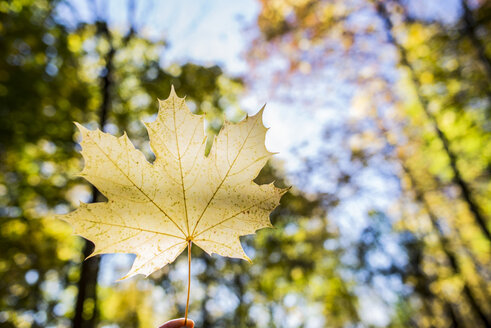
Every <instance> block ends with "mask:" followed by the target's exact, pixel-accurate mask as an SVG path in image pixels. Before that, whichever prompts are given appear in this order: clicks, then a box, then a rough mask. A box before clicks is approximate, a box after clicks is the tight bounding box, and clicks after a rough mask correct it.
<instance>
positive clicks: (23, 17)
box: [0, 0, 491, 328]
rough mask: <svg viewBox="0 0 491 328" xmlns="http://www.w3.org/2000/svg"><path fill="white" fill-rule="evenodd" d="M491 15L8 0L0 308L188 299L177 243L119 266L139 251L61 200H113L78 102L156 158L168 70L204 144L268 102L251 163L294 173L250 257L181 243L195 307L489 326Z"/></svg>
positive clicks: (253, 1) (115, 311)
mask: <svg viewBox="0 0 491 328" xmlns="http://www.w3.org/2000/svg"><path fill="white" fill-rule="evenodd" d="M490 28H491V3H490V2H489V1H484V0H472V1H471V0H456V1H451V2H448V3H447V2H438V1H434V2H432V1H426V2H425V1H422V0H348V1H346V0H288V1H274V0H247V1H241V2H226V1H225V2H224V1H218V0H217V1H187V0H186V1H180V2H176V3H171V2H170V1H165V2H159V1H154V0H143V1H133V0H128V1H101V0H77V1H75V0H51V1H50V0H15V1H6V0H0V122H1V129H0V196H1V197H0V249H1V250H2V251H1V252H0V326H2V327H26V328H28V327H80V328H94V327H121V328H126V327H158V326H159V325H161V324H163V323H164V322H165V321H167V320H170V319H174V318H178V317H182V316H183V315H184V310H185V307H186V292H187V282H188V281H187V273H188V271H187V270H188V262H187V261H188V259H187V257H186V256H187V254H182V255H180V256H179V257H177V259H176V261H175V262H174V263H171V264H168V265H166V266H165V267H163V268H162V269H160V270H158V271H156V272H154V273H153V274H151V275H150V276H149V277H148V278H145V277H144V276H142V275H138V276H135V277H132V278H131V279H126V280H124V281H121V282H116V280H117V279H119V278H121V277H122V276H124V274H125V273H127V272H128V270H129V269H130V266H131V263H132V262H133V259H134V258H135V256H134V255H127V254H126V255H123V254H116V255H113V254H110V255H102V256H95V257H91V258H90V259H87V260H84V259H85V258H86V257H87V256H88V255H89V254H91V253H92V251H93V249H94V245H93V244H92V243H91V242H90V241H87V240H85V239H83V238H82V237H80V236H75V235H74V234H73V231H72V228H71V227H70V226H69V225H68V224H66V223H64V222H62V221H60V220H57V219H55V216H57V215H63V214H66V213H69V212H71V211H73V210H75V209H76V208H78V207H79V206H80V203H91V202H105V201H107V198H106V197H105V196H104V195H103V194H104V193H103V192H102V193H101V191H103V190H98V189H97V188H96V187H94V186H92V185H91V184H89V183H88V182H87V181H86V180H84V179H82V178H81V177H79V176H78V174H79V173H80V171H81V170H82V168H83V165H84V160H83V157H82V155H81V154H80V152H81V146H80V144H81V135H80V133H78V132H77V130H76V127H75V125H74V124H73V122H74V121H75V122H80V123H81V124H83V126H85V127H87V128H88V129H90V130H96V129H97V128H99V129H101V131H104V132H106V133H108V134H111V135H114V136H117V137H120V136H122V135H123V132H124V131H126V133H127V136H128V138H129V139H130V140H131V142H132V143H133V144H134V145H135V147H136V148H137V149H138V150H139V151H141V153H142V154H143V155H142V156H144V157H145V159H146V160H147V161H149V162H150V163H153V162H154V161H155V159H156V156H157V155H158V154H154V149H153V148H152V147H151V145H150V143H149V136H148V133H147V130H146V129H145V126H144V123H142V122H145V124H146V123H148V122H152V121H154V120H155V118H156V115H157V114H156V113H157V108H158V99H165V98H167V96H168V95H169V94H170V92H171V87H172V86H174V88H175V90H176V92H177V94H178V95H179V96H181V97H182V96H184V95H186V98H185V102H186V105H187V107H189V109H190V110H191V111H192V113H194V114H198V115H203V117H204V120H205V121H206V123H205V125H204V126H205V127H204V130H203V131H204V132H203V135H205V136H206V137H207V139H206V140H208V141H207V144H206V148H207V152H209V151H210V149H212V147H213V140H219V139H217V138H219V137H217V136H220V133H222V134H223V133H224V132H223V131H224V129H225V128H223V127H224V126H227V125H229V124H230V125H231V126H234V124H236V125H240V124H243V123H239V122H245V121H244V118H245V117H246V116H249V117H254V114H256V113H257V111H258V110H259V109H260V108H261V107H262V106H263V105H264V104H265V103H267V105H266V107H265V110H264V113H263V116H264V124H265V126H266V127H267V128H269V130H268V132H267V134H266V148H267V151H268V152H274V153H278V154H276V155H274V156H272V157H271V159H269V161H268V162H267V164H266V166H265V167H264V168H263V169H262V170H261V171H260V173H259V175H258V176H257V177H254V178H255V179H254V183H255V184H257V185H260V186H263V185H269V184H270V183H272V182H274V185H275V186H276V187H275V188H289V189H288V191H287V192H286V193H285V194H284V196H283V197H282V198H281V202H280V204H279V206H278V207H277V208H276V209H275V210H274V211H273V212H272V214H271V216H270V220H271V223H272V225H273V226H274V228H272V229H270V228H267V229H261V230H258V231H257V233H256V235H254V236H252V235H251V236H244V237H241V238H240V242H241V245H242V248H243V249H244V252H245V255H246V256H247V257H248V258H250V259H251V263H249V262H247V261H241V260H239V259H231V258H227V257H221V256H218V255H216V254H214V255H211V256H210V255H208V254H207V253H206V252H203V251H202V250H201V249H199V248H197V247H194V248H192V267H193V270H192V271H191V278H190V279H191V285H192V289H191V295H190V307H189V317H190V318H192V319H193V320H194V321H195V322H196V327H231V326H232V327H358V326H360V327H489V326H491V272H490V268H491V252H490V251H491V202H490V199H491V179H490V178H491V83H490V82H491V47H490V45H491V40H490V33H489V30H490ZM271 186H273V185H271ZM101 189H104V188H101ZM278 190H279V189H278ZM285 191H286V189H285ZM243 192H244V193H245V191H244V190H243ZM271 209H272V208H271ZM271 209H269V210H271ZM268 213H269V212H268Z"/></svg>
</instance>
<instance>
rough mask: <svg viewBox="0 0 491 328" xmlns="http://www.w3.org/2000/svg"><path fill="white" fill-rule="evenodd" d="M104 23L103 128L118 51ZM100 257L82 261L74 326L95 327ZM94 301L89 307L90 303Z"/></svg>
mask: <svg viewBox="0 0 491 328" xmlns="http://www.w3.org/2000/svg"><path fill="white" fill-rule="evenodd" d="M101 24H102V25H103V28H102V30H103V31H102V33H103V34H105V35H106V36H107V37H108V39H109V40H108V41H109V43H110V44H111V48H110V49H109V51H108V53H107V54H106V57H105V61H106V66H105V70H104V73H103V75H101V88H102V103H101V107H100V108H99V125H100V127H101V129H103V128H104V125H105V124H106V121H107V116H108V114H109V111H110V106H111V88H112V72H113V59H114V54H115V53H116V51H115V49H114V48H113V46H112V42H111V39H110V34H109V30H108V29H107V25H106V24H105V23H101ZM99 197H100V193H99V191H98V190H97V189H96V188H95V187H93V188H92V201H94V202H95V201H97V199H98V198H99ZM93 250H94V244H93V243H91V242H90V241H88V240H85V245H84V250H83V256H84V259H85V258H87V256H89V255H90V254H91V253H92V251H93ZM99 262H100V257H92V258H90V259H87V260H85V261H83V262H82V268H81V269H80V279H79V281H78V284H77V287H78V294H77V303H76V305H75V315H74V317H73V320H72V327H73V328H93V327H95V326H96V322H97V316H98V311H97V276H98V273H99ZM88 302H92V304H91V305H90V308H89V303H88Z"/></svg>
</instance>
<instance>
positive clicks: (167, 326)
mask: <svg viewBox="0 0 491 328" xmlns="http://www.w3.org/2000/svg"><path fill="white" fill-rule="evenodd" d="M183 327H186V328H194V321H193V320H191V319H188V321H187V323H186V325H184V318H180V319H174V320H170V321H167V322H166V323H164V324H163V325H162V326H160V327H159V328H183Z"/></svg>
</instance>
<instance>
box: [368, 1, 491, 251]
mask: <svg viewBox="0 0 491 328" xmlns="http://www.w3.org/2000/svg"><path fill="white" fill-rule="evenodd" d="M375 6H376V10H377V13H378V14H379V16H380V17H381V19H382V20H383V22H384V24H385V27H386V30H387V38H388V41H389V42H390V43H391V44H393V45H394V46H395V47H396V48H397V50H398V51H399V53H400V56H401V63H402V64H403V65H404V66H406V67H407V68H408V69H409V73H410V75H411V79H412V81H413V83H414V86H415V89H416V94H417V97H418V100H419V102H420V104H421V107H422V108H423V111H424V113H425V114H426V116H427V117H428V119H429V120H430V122H431V124H432V125H433V129H434V130H435V132H436V134H437V136H438V138H439V139H440V141H441V143H442V145H443V149H444V151H445V153H446V154H447V157H448V159H449V161H450V167H451V169H452V173H453V180H454V183H455V184H456V185H458V186H459V187H460V191H461V195H462V198H463V199H464V201H465V202H466V203H467V205H468V208H469V210H470V212H471V214H472V216H473V217H474V221H475V222H476V224H477V225H478V226H479V228H480V229H481V231H482V233H483V234H484V236H485V237H486V238H487V239H488V241H490V242H491V232H490V230H489V228H488V226H487V221H488V220H487V218H486V217H485V215H484V213H483V212H482V210H481V208H480V207H479V206H478V204H477V203H476V201H475V200H474V198H473V196H472V190H471V188H470V186H469V185H468V183H467V182H466V181H465V180H464V178H463V177H462V173H461V171H460V169H459V167H458V165H457V155H456V154H455V153H454V152H453V151H452V149H451V148H450V141H449V140H448V138H447V136H446V135H445V134H444V133H443V131H442V130H441V128H440V126H439V124H438V121H437V119H436V117H435V116H434V115H433V114H432V113H431V112H430V111H429V109H428V101H427V100H426V99H425V97H423V95H422V93H421V88H420V83H419V80H418V79H417V77H416V73H415V70H414V67H413V66H412V65H411V63H410V62H409V60H408V56H407V53H406V49H404V47H403V46H402V45H401V44H399V43H398V42H397V40H396V39H395V38H394V36H393V34H392V29H393V24H392V21H391V18H390V15H389V13H388V11H387V8H386V7H385V4H384V3H383V1H377V2H376V4H375Z"/></svg>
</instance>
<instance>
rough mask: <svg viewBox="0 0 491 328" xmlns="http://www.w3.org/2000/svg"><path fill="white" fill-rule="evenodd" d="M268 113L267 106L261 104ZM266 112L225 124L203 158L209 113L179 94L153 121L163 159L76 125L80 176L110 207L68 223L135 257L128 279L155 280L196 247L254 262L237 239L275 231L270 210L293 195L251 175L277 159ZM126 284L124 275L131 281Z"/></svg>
mask: <svg viewBox="0 0 491 328" xmlns="http://www.w3.org/2000/svg"><path fill="white" fill-rule="evenodd" d="M263 109H264V107H263ZM263 109H261V111H260V112H259V113H258V114H256V115H255V116H252V117H247V118H246V119H245V120H244V121H242V122H240V123H237V124H230V123H225V124H224V126H223V128H222V130H221V131H220V133H219V135H218V136H217V137H215V140H214V142H213V146H212V148H211V151H210V153H209V155H208V156H205V145H206V134H205V132H204V121H205V119H204V116H203V115H195V114H193V113H191V111H190V110H189V108H188V107H187V105H186V102H185V99H184V98H179V97H178V96H177V95H176V93H175V91H174V88H172V89H171V92H170V95H169V98H168V99H166V100H164V101H160V100H159V113H158V115H157V118H156V120H155V121H154V122H152V123H146V124H145V126H146V128H147V130H148V134H149V137H150V146H151V148H152V150H153V152H154V153H155V157H156V159H155V161H154V162H153V163H149V162H148V161H147V160H146V158H145V156H144V155H143V153H142V152H141V151H139V150H137V149H136V148H135V147H134V145H133V144H132V143H131V141H130V140H129V138H128V136H127V135H126V133H125V134H123V136H121V137H119V138H116V137H114V136H112V135H110V134H107V133H103V132H101V131H100V130H96V131H91V130H88V129H86V128H84V127H83V126H82V125H80V124H77V123H76V124H77V126H78V128H79V130H80V132H81V134H82V142H81V146H82V156H83V158H84V160H85V166H84V168H83V170H82V172H81V173H80V175H81V176H83V177H84V178H85V179H87V180H88V181H89V182H90V183H92V184H93V185H94V186H96V187H97V189H98V190H99V191H100V192H101V193H102V194H104V195H105V196H106V197H107V199H108V201H107V202H99V203H91V204H85V203H82V204H81V205H80V207H79V208H78V209H77V210H75V211H73V212H71V213H68V214H66V215H63V216H62V217H61V219H63V220H65V221H68V222H69V223H70V224H71V225H72V226H73V227H74V231H75V233H76V234H78V235H81V236H83V237H84V238H86V239H89V240H91V241H92V242H94V244H95V250H94V252H93V253H92V254H91V256H94V255H98V254H103V253H133V254H136V259H135V261H134V263H133V266H132V268H131V270H130V271H129V273H128V274H127V275H126V276H125V277H124V278H127V277H131V276H133V275H135V274H140V273H141V274H145V275H147V276H148V275H149V274H151V273H152V272H154V271H156V270H158V269H160V268H162V267H163V266H164V265H166V264H168V263H170V262H172V261H174V260H175V259H176V257H177V256H178V255H179V254H180V253H181V252H182V251H183V250H184V249H185V248H186V247H187V246H188V243H189V242H192V243H194V244H196V245H198V246H199V247H200V248H202V249H203V250H204V251H205V252H206V253H208V254H211V253H217V254H219V255H222V256H228V257H235V258H241V259H246V260H249V258H248V257H247V255H246V254H245V253H244V250H243V249H242V246H241V244H240V240H239V237H240V236H242V235H247V234H252V233H254V232H255V231H256V230H258V229H261V228H265V227H271V223H270V221H269V214H270V212H271V211H272V210H273V209H274V208H275V207H276V206H277V205H278V204H279V200H280V198H281V196H282V194H283V193H284V192H285V191H286V190H284V189H280V188H277V187H275V186H274V185H273V184H272V183H271V184H267V185H257V184H256V183H255V182H254V181H253V179H254V178H255V177H256V176H257V175H258V173H259V171H260V170H261V169H262V167H263V166H264V165H265V163H266V161H267V160H268V159H269V157H270V156H271V155H272V153H270V152H269V151H268V150H267V149H266V147H265V145H264V139H265V136H266V131H267V129H266V128H265V127H264V125H263V124H262V112H263ZM124 278H123V279H124Z"/></svg>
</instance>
